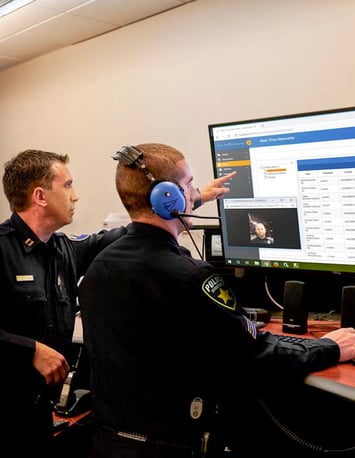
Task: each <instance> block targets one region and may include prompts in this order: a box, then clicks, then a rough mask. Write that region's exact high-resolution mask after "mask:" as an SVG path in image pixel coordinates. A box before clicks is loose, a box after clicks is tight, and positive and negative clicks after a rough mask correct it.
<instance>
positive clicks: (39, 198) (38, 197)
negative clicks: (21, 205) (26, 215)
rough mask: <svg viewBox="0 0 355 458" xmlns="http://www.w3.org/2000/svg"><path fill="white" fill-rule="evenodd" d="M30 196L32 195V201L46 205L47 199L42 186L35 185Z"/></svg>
mask: <svg viewBox="0 0 355 458" xmlns="http://www.w3.org/2000/svg"><path fill="white" fill-rule="evenodd" d="M32 196H33V200H34V202H35V203H36V204H37V205H42V206H44V205H46V204H47V200H46V196H45V191H44V189H43V188H41V187H39V186H38V187H37V188H35V189H34V190H33V193H32Z"/></svg>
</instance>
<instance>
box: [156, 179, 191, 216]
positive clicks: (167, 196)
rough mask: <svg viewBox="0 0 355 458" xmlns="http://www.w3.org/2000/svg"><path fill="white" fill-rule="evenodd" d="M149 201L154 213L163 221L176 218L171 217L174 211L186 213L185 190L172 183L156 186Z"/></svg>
mask: <svg viewBox="0 0 355 458" xmlns="http://www.w3.org/2000/svg"><path fill="white" fill-rule="evenodd" d="M149 199H150V205H151V206H152V210H153V212H154V213H156V214H157V215H158V216H160V217H161V218H163V219H173V218H176V216H172V215H171V212H172V211H173V210H177V211H178V212H179V213H183V212H184V211H185V206H186V202H185V196H184V190H183V189H182V188H180V187H179V186H178V185H177V184H175V183H172V182H171V181H160V182H157V183H156V184H154V185H153V188H152V190H151V191H150V196H149Z"/></svg>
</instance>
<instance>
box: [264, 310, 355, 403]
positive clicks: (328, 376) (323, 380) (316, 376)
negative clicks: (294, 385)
mask: <svg viewBox="0 0 355 458" xmlns="http://www.w3.org/2000/svg"><path fill="white" fill-rule="evenodd" d="M339 327H340V324H339V321H314V320H309V321H308V332H307V333H306V334H302V336H300V337H313V338H319V337H322V336H323V335H324V334H326V333H327V332H329V331H332V330H334V329H338V328H339ZM262 329H263V330H265V331H270V332H273V333H275V334H285V333H283V332H282V319H281V318H271V320H270V322H269V323H268V324H267V325H266V326H265V327H264V328H262ZM290 335H291V334H290ZM305 383H306V384H307V385H310V386H314V387H316V388H320V389H322V390H325V391H329V392H331V393H333V394H337V395H339V396H342V397H345V398H347V399H351V400H353V401H355V366H354V365H353V364H351V363H340V364H338V365H336V366H334V367H330V368H329V369H325V370H323V371H320V372H314V373H312V374H310V375H309V376H307V377H306V379H305Z"/></svg>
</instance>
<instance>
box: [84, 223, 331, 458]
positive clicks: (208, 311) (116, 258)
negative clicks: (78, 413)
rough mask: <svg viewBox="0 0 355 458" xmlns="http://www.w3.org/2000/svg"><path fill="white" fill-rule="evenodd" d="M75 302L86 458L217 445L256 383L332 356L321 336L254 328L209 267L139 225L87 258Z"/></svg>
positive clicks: (181, 452)
mask: <svg viewBox="0 0 355 458" xmlns="http://www.w3.org/2000/svg"><path fill="white" fill-rule="evenodd" d="M79 300H80V305H81V308H82V318H83V327H84V340H85V343H86V345H87V349H88V353H89V357H90V364H91V368H92V371H93V386H92V390H93V397H94V409H95V414H96V418H97V420H98V423H99V425H100V426H99V428H98V433H97V439H96V448H95V446H94V452H93V456H94V457H96V456H97V457H102V458H108V457H114V456H119V457H121V456H126V455H125V454H124V453H123V452H122V450H123V449H127V448H130V449H131V453H132V454H130V455H127V456H130V457H146V456H154V457H158V456H159V457H160V456H182V457H183V456H191V453H190V451H186V450H187V449H184V444H188V445H187V448H188V447H189V446H190V447H192V448H193V447H194V446H197V448H199V447H200V446H201V437H205V441H206V442H208V441H209V440H210V441H211V444H212V445H209V446H211V447H213V446H214V445H213V438H212V436H213V434H215V435H216V437H217V436H218V434H217V431H218V430H219V429H221V430H223V434H222V435H220V434H219V435H220V436H222V439H218V440H216V438H215V440H216V442H215V443H217V442H218V443H219V444H222V448H223V450H224V448H225V447H226V450H227V449H228V446H227V442H228V441H227V439H225V438H224V437H223V435H224V434H225V433H226V432H227V431H228V427H227V428H226V424H225V423H226V422H228V421H229V418H230V413H231V412H232V413H233V411H234V414H233V415H234V418H233V423H232V424H231V425H230V430H231V431H234V433H235V432H236V431H237V430H238V428H239V426H238V425H239V423H240V425H242V423H243V421H244V420H245V416H244V413H243V409H245V410H246V411H248V410H252V406H251V401H250V400H251V399H252V398H253V397H255V396H254V393H255V391H254V390H256V389H258V384H259V383H260V385H261V384H262V385H263V386H265V378H266V379H270V380H273V381H274V382H275V381H277V382H278V383H282V380H283V379H288V378H291V377H292V378H294V377H296V378H298V379H301V378H302V377H303V376H304V375H305V374H308V373H309V372H311V371H315V370H320V369H322V368H325V367H327V366H330V365H333V364H336V363H337V361H338V358H339V348H338V346H337V344H335V343H334V342H332V341H331V340H329V339H323V340H322V343H321V344H320V343H319V342H316V341H315V342H313V343H309V344H304V345H291V344H286V343H282V342H279V341H278V339H277V337H276V336H273V335H271V334H270V333H268V332H258V331H257V330H256V329H255V327H254V325H253V323H251V322H250V321H249V320H248V319H247V318H246V317H245V316H244V313H243V311H242V310H241V309H240V308H239V307H238V304H237V301H236V298H235V295H234V293H233V291H232V290H231V289H230V288H229V287H228V286H227V285H226V283H225V281H224V280H223V278H221V276H220V275H219V274H218V273H217V272H216V271H215V270H214V268H213V267H212V266H211V265H210V264H209V263H207V262H204V261H201V260H196V259H193V258H192V257H191V256H190V253H189V252H188V250H187V249H185V248H183V247H181V246H179V245H178V243H177V241H176V240H175V238H174V237H173V236H172V235H170V234H169V233H168V232H166V231H165V230H163V229H160V228H158V227H154V226H151V225H147V224H142V223H132V224H130V225H129V226H128V228H127V234H126V235H124V236H123V237H121V238H120V239H119V240H117V241H116V242H114V243H112V244H111V245H110V246H109V247H107V248H106V249H104V250H103V251H102V252H101V253H100V254H99V255H98V256H97V257H96V258H95V260H94V262H93V263H92V264H91V266H90V268H89V269H88V271H87V273H86V275H85V277H84V279H83V281H82V282H81V284H80V287H79ZM294 356H297V357H296V358H294ZM236 406H238V409H239V407H240V410H238V412H236V411H235V407H236ZM238 418H239V419H238ZM238 422H239V423H238ZM221 424H223V428H222V427H221V426H220V425H221ZM206 431H207V432H210V431H213V433H212V436H211V437H210V436H209V435H207V436H203V433H204V432H206ZM238 434H243V433H242V432H241V431H239V432H238ZM224 440H225V441H226V442H225V443H223V441H224ZM221 441H222V442H221ZM202 442H203V441H202ZM154 444H155V445H154ZM154 446H155V447H156V449H155V450H153V451H152V447H154ZM169 446H170V447H171V450H170V452H167V451H166V449H164V447H169ZM218 446H219V445H218ZM179 447H180V448H179ZM132 449H133V450H135V452H134V451H132ZM173 450H174V451H173ZM120 453H123V454H122V455H121V454H120ZM149 453H150V454H149ZM189 453H190V454H189ZM214 456H218V455H214Z"/></svg>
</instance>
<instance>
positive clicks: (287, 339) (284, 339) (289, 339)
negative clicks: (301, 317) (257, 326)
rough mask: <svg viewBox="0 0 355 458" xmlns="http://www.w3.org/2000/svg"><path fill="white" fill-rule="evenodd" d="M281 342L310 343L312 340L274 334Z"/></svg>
mask: <svg viewBox="0 0 355 458" xmlns="http://www.w3.org/2000/svg"><path fill="white" fill-rule="evenodd" d="M274 335H275V336H276V337H278V339H279V340H280V341H281V342H288V343H302V342H309V341H310V340H312V339H311V338H310V337H300V336H286V335H284V334H274Z"/></svg>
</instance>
